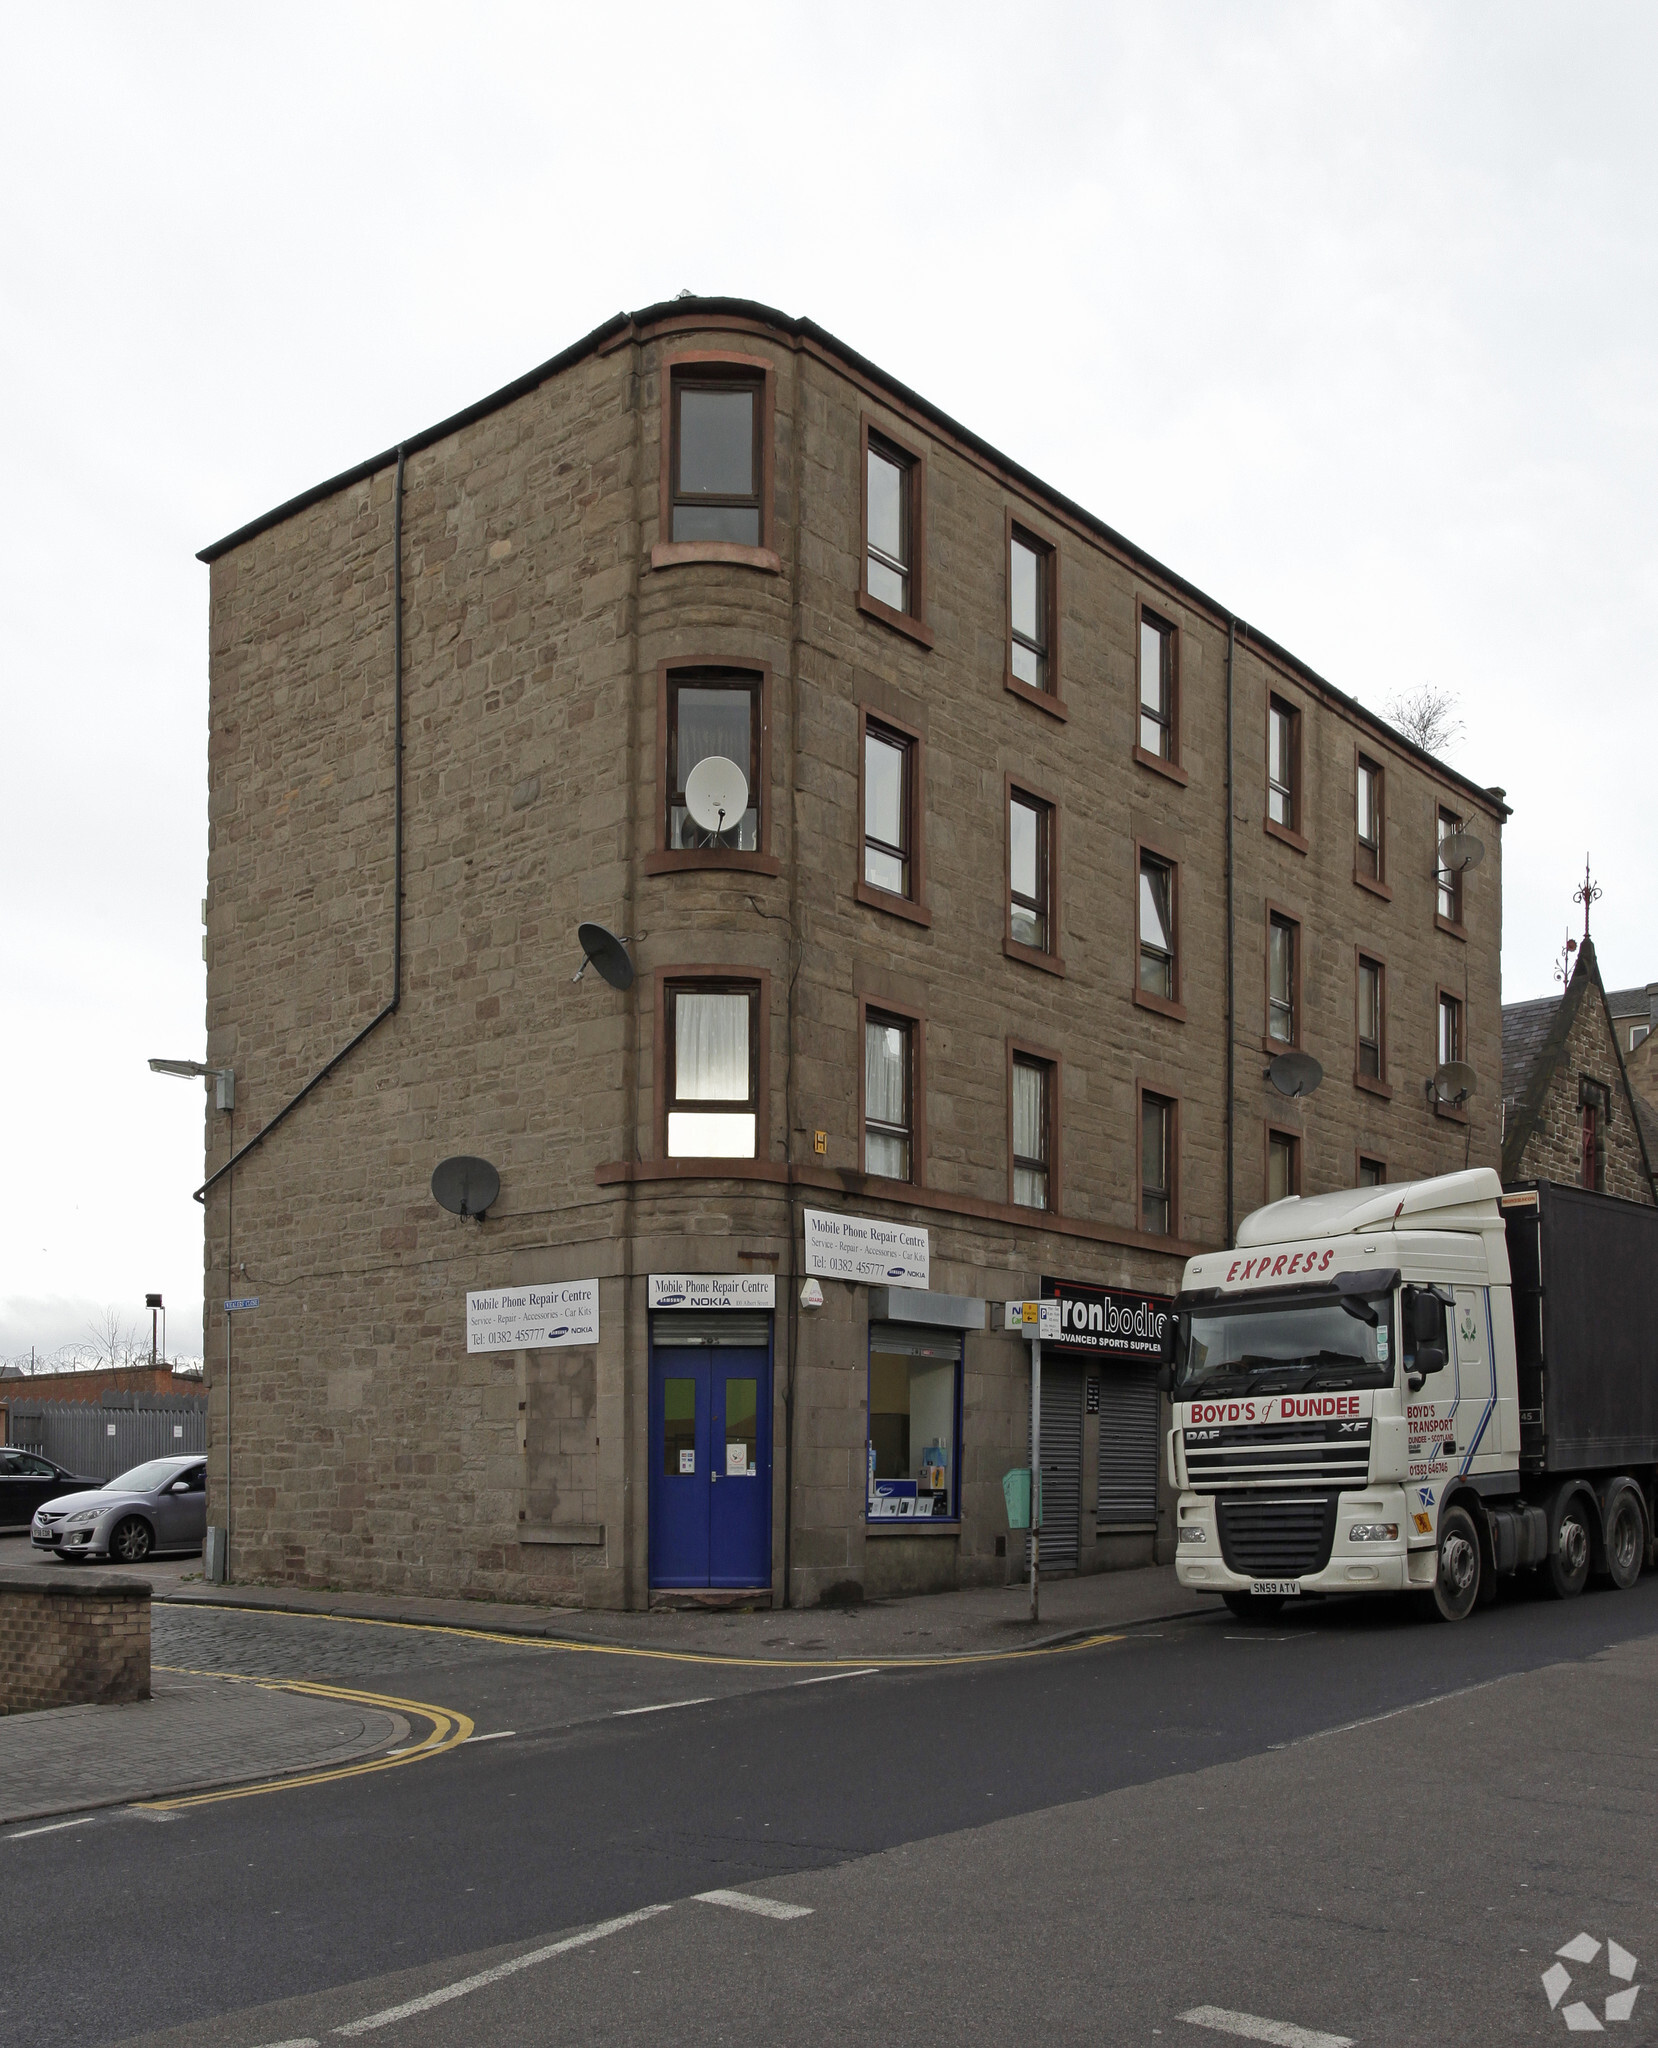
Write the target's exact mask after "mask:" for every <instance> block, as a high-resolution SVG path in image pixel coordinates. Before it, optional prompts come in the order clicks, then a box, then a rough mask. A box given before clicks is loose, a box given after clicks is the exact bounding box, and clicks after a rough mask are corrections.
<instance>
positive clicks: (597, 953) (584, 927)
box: [570, 924, 633, 988]
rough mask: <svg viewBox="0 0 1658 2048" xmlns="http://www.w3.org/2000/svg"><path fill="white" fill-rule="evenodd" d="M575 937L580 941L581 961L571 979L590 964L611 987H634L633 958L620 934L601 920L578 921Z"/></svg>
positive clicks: (580, 974) (576, 978) (573, 979)
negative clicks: (587, 922)
mask: <svg viewBox="0 0 1658 2048" xmlns="http://www.w3.org/2000/svg"><path fill="white" fill-rule="evenodd" d="M576 937H577V939H579V940H580V942H581V950H582V955H583V958H582V963H581V965H580V966H579V967H578V968H577V969H576V971H575V973H574V974H573V975H571V977H570V979H571V980H572V981H580V980H581V978H582V976H583V975H584V974H585V973H586V972H587V970H588V968H589V967H590V966H592V967H596V968H597V969H598V970H599V974H600V977H601V978H602V979H603V980H605V981H608V982H609V983H610V985H611V987H612V988H632V986H633V962H632V961H631V960H630V959H629V958H628V949H627V940H626V939H619V938H617V936H616V934H615V933H614V932H612V931H607V930H606V929H605V927H604V926H603V925H602V924H578V925H577V926H576Z"/></svg>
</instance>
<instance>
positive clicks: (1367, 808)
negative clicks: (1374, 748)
mask: <svg viewBox="0 0 1658 2048" xmlns="http://www.w3.org/2000/svg"><path fill="white" fill-rule="evenodd" d="M1353 879H1354V881H1355V882H1357V883H1358V885H1359V887H1360V888H1361V889H1368V890H1370V891H1371V893H1372V894H1373V895H1376V896H1381V897H1384V898H1386V899H1388V900H1389V901H1391V900H1392V896H1393V891H1392V889H1391V888H1389V886H1388V880H1387V772H1386V770H1385V769H1384V768H1383V767H1382V764H1381V763H1380V762H1379V761H1373V760H1372V759H1371V758H1370V756H1369V755H1368V754H1364V753H1361V752H1360V751H1359V750H1358V749H1357V748H1355V749H1354V750H1353Z"/></svg>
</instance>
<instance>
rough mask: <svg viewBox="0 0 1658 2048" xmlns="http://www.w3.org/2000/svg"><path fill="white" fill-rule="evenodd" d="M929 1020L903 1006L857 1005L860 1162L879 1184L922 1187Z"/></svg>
mask: <svg viewBox="0 0 1658 2048" xmlns="http://www.w3.org/2000/svg"><path fill="white" fill-rule="evenodd" d="M926 1030H927V1020H926V1019H925V1018H924V1017H923V1016H922V1014H921V1013H920V1011H919V1010H911V1009H909V1008H907V1007H905V1006H903V1005H901V1004H894V1003H889V1002H879V1001H871V1000H870V999H868V998H866V997H860V998H859V1002H858V1054H859V1058H858V1157H859V1164H860V1165H861V1166H862V1168H863V1170H864V1172H865V1173H866V1174H868V1175H870V1176H871V1177H872V1178H873V1179H877V1180H896V1181H908V1182H911V1183H913V1184H914V1185H915V1186H917V1187H921V1186H923V1185H924V1184H925V1178H926V1161H927V1139H926V1119H925V1113H924V1112H925V1105H926V1099H927V1062H926Z"/></svg>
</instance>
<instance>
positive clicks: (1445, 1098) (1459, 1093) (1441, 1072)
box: [1428, 1060, 1479, 1103]
mask: <svg viewBox="0 0 1658 2048" xmlns="http://www.w3.org/2000/svg"><path fill="white" fill-rule="evenodd" d="M1478 1080H1479V1076H1478V1075H1477V1074H1476V1073H1475V1072H1474V1070H1473V1068H1472V1067H1471V1066H1469V1065H1468V1063H1467V1061H1466V1060H1450V1061H1448V1062H1447V1063H1446V1064H1445V1065H1444V1066H1442V1067H1440V1068H1439V1069H1438V1071H1437V1072H1436V1073H1435V1075H1434V1077H1433V1079H1432V1081H1431V1082H1430V1083H1429V1084H1428V1085H1429V1086H1430V1087H1431V1088H1432V1090H1433V1092H1434V1096H1435V1099H1436V1100H1437V1101H1440V1102H1455V1103H1461V1102H1466V1101H1467V1100H1468V1098H1469V1096H1470V1095H1472V1094H1473V1092H1474V1089H1475V1086H1476V1084H1477V1082H1478Z"/></svg>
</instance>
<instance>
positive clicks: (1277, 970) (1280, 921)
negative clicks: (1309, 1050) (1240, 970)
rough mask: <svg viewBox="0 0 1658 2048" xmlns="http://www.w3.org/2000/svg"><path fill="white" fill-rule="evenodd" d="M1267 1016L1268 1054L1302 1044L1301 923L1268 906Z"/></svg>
mask: <svg viewBox="0 0 1658 2048" xmlns="http://www.w3.org/2000/svg"><path fill="white" fill-rule="evenodd" d="M1266 964H1267V1014H1266V1033H1265V1036H1264V1037H1263V1038H1262V1040H1261V1043H1262V1046H1263V1047H1264V1048H1265V1050H1266V1051H1267V1052H1271V1053H1280V1052H1294V1051H1297V1050H1298V1049H1299V1047H1300V1044H1301V922H1300V920H1299V918H1297V917H1295V916H1294V915H1292V913H1291V912H1289V911H1287V910H1283V909H1280V908H1279V906H1278V905H1277V904H1275V903H1269V904H1268V905H1267V962H1266Z"/></svg>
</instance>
